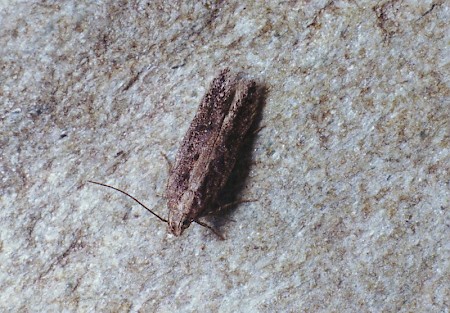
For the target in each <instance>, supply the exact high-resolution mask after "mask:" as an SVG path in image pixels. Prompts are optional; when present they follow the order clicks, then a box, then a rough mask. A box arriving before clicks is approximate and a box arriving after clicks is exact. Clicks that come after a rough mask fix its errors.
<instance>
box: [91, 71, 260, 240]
mask: <svg viewBox="0 0 450 313" xmlns="http://www.w3.org/2000/svg"><path fill="white" fill-rule="evenodd" d="M260 96H261V93H260V88H258V86H257V84H256V82H255V81H253V80H247V79H244V78H242V77H240V76H239V75H237V74H233V73H232V72H231V70H230V69H229V68H225V69H223V70H221V71H220V72H219V74H218V75H217V77H215V78H214V79H213V81H212V82H211V85H210V87H209V89H208V91H207V92H206V94H205V96H204V97H203V99H202V101H201V103H200V106H199V108H198V110H197V113H196V115H195V117H194V119H193V120H192V122H191V124H190V126H189V129H188V131H187V133H186V135H185V136H184V138H183V141H182V143H181V146H180V148H179V150H178V152H177V155H176V158H175V165H174V166H173V167H171V169H170V171H169V178H168V182H167V187H166V193H165V197H166V198H167V206H168V209H169V216H168V219H167V220H166V219H164V218H162V217H160V216H159V215H157V214H156V213H154V212H153V211H152V210H150V209H148V208H147V207H146V206H145V205H143V204H142V203H141V202H140V201H139V200H137V199H136V198H135V197H133V196H131V195H130V194H128V193H126V192H124V191H122V190H120V189H118V188H115V187H112V186H109V185H106V184H102V183H98V182H94V181H89V182H91V183H94V184H97V185H102V186H105V187H109V188H112V189H114V190H117V191H119V192H121V193H123V194H125V195H127V196H129V197H130V198H132V199H133V200H135V201H136V202H137V203H139V204H140V205H141V206H143V207H144V208H145V209H146V210H148V211H149V212H151V213H152V214H153V215H154V216H156V217H157V218H159V219H160V220H161V221H163V222H165V223H167V224H168V230H169V232H170V233H172V234H173V235H175V236H181V234H183V232H184V230H185V229H186V228H188V227H189V226H190V224H191V223H193V222H195V223H197V224H199V225H201V226H204V227H207V228H209V229H211V230H212V231H213V232H214V233H215V234H217V235H218V236H219V237H221V238H222V239H223V237H222V236H221V235H220V234H219V233H217V232H216V231H215V230H214V229H213V228H212V227H211V226H209V225H207V224H205V223H203V222H202V221H200V220H199V218H201V217H203V216H205V215H207V214H209V213H210V212H213V211H214V208H215V207H214V206H217V197H218V194H219V192H220V191H221V190H222V188H223V187H224V185H225V184H226V182H227V180H228V178H229V176H230V173H231V171H232V169H233V167H234V165H235V163H236V158H237V156H238V153H239V150H240V148H241V146H242V143H243V141H244V140H245V139H246V138H247V134H248V132H249V129H250V127H251V125H252V124H253V122H254V120H255V117H256V115H257V113H258V111H259V107H260V101H259V100H260Z"/></svg>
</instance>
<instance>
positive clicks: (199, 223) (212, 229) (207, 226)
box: [194, 220, 225, 240]
mask: <svg viewBox="0 0 450 313" xmlns="http://www.w3.org/2000/svg"><path fill="white" fill-rule="evenodd" d="M194 222H195V223H197V224H198V225H200V226H203V227H205V228H208V229H209V230H211V231H212V232H213V233H214V234H215V235H216V236H217V237H219V238H220V240H225V237H224V236H223V235H222V234H220V233H219V232H218V231H217V230H215V229H214V228H213V227H211V226H209V225H208V224H206V223H203V222H200V221H199V220H194Z"/></svg>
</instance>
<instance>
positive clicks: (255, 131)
mask: <svg viewBox="0 0 450 313" xmlns="http://www.w3.org/2000/svg"><path fill="white" fill-rule="evenodd" d="M263 128H266V125H263V126H261V127H258V128H257V129H255V130H254V131H252V135H256V134H257V133H259V132H260V131H261V129H263Z"/></svg>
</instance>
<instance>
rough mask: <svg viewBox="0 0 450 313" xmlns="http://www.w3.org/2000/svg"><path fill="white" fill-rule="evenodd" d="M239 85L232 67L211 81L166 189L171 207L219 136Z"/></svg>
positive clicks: (185, 137) (184, 140)
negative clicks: (196, 166) (200, 158)
mask: <svg viewBox="0 0 450 313" xmlns="http://www.w3.org/2000/svg"><path fill="white" fill-rule="evenodd" d="M236 84H237V77H236V75H233V74H231V72H230V69H229V68H226V69H223V70H222V71H220V73H219V75H218V76H216V77H215V78H214V79H213V81H212V82H211V85H210V87H209V89H208V91H207V93H206V94H205V96H204V97H203V99H202V101H201V103H200V106H199V108H198V110H197V113H196V114H195V117H194V119H193V120H192V123H191V125H190V126H189V129H188V131H187V133H186V135H185V136H184V138H183V141H182V144H181V147H180V149H179V150H178V153H177V156H176V161H175V165H174V167H173V168H172V171H171V173H170V176H169V180H168V183H167V189H166V196H167V198H168V200H169V207H170V201H171V200H176V199H178V198H179V197H181V194H182V193H183V192H184V191H185V190H187V188H188V186H189V180H190V175H191V174H192V169H193V168H194V166H195V164H196V161H197V160H198V159H199V157H200V156H201V155H202V153H205V149H207V147H209V146H211V141H214V140H215V139H216V138H217V136H218V134H219V132H220V129H221V127H222V124H223V120H224V118H225V116H226V115H227V113H228V111H229V109H230V105H231V103H232V101H233V98H234V93H235V90H236Z"/></svg>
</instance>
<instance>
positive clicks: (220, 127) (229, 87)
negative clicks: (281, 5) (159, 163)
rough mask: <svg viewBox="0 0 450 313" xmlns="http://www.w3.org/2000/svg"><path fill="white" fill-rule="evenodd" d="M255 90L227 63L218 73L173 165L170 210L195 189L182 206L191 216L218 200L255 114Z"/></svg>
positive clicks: (256, 105)
mask: <svg viewBox="0 0 450 313" xmlns="http://www.w3.org/2000/svg"><path fill="white" fill-rule="evenodd" d="M256 94H257V88H256V84H255V82H254V81H247V80H243V79H239V78H238V77H237V76H236V75H233V74H231V73H230V70H229V69H224V70H222V71H221V72H220V73H219V75H218V76H217V77H216V78H214V80H213V81H212V83H211V86H210V88H209V90H208V92H207V93H206V95H205V96H204V98H203V100H202V102H201V104H200V106H199V109H198V111H197V113H196V115H195V117H194V119H193V121H192V123H191V125H190V127H189V129H188V131H187V133H186V135H185V137H184V139H183V142H182V144H181V147H180V149H179V151H178V154H177V157H176V163H175V166H174V167H173V168H172V170H171V173H170V176H169V180H168V184H167V190H166V197H167V199H168V207H169V211H173V210H180V207H182V206H180V201H182V199H184V198H183V195H184V194H185V193H191V194H194V200H195V201H193V203H192V204H191V206H190V207H186V208H183V209H182V210H183V211H185V213H186V214H187V215H188V218H189V219H191V220H194V219H195V218H197V217H199V216H201V213H202V212H203V211H205V210H206V209H207V208H208V206H210V205H211V204H213V203H214V201H215V200H216V197H217V194H218V192H219V191H220V189H221V188H222V187H223V186H224V185H225V183H226V182H227V180H228V176H229V174H230V172H231V170H232V169H233V166H234V164H235V161H236V157H237V153H238V151H239V149H240V146H241V144H242V141H243V140H244V138H245V135H246V133H247V132H248V129H249V128H250V126H251V124H252V123H253V120H254V118H255V115H256V112H257V109H258V108H257V107H258V101H256V99H255V98H256ZM176 213H177V214H180V213H181V212H176ZM169 214H170V213H169Z"/></svg>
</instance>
